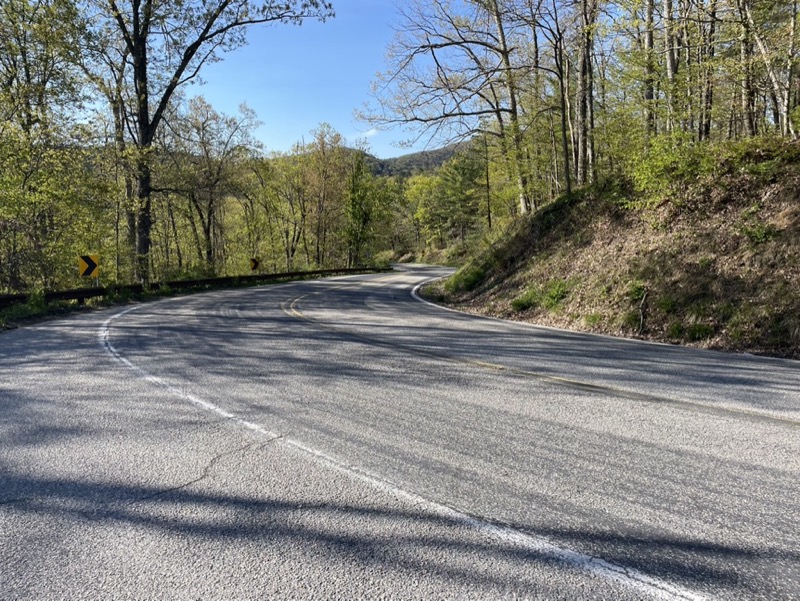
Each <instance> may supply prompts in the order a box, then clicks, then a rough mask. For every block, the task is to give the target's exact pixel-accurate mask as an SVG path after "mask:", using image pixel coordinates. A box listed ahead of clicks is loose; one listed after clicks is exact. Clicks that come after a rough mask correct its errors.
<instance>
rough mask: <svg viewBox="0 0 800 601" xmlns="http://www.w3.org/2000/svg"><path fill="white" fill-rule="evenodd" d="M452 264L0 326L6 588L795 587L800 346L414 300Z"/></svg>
mask: <svg viewBox="0 0 800 601" xmlns="http://www.w3.org/2000/svg"><path fill="white" fill-rule="evenodd" d="M442 273H444V272H443V271H442V270H437V269H433V268H408V269H407V270H406V271H402V272H397V273H391V274H380V275H371V276H357V277H346V278H334V279H329V280H321V281H315V282H300V283H293V284H287V285H280V286H268V287H263V288H257V289H247V290H237V291H227V292H214V293H209V294H203V295H197V296H191V297H185V298H175V299H169V300H166V301H162V302H157V303H151V304H145V305H133V306H129V307H124V308H117V309H113V310H111V311H102V312H95V313H91V314H84V315H80V316H74V317H72V318H69V319H63V320H58V321H52V322H48V323H44V324H40V325H37V326H33V327H28V328H24V329H20V330H15V331H12V332H7V333H4V334H2V335H0V598H2V599H16V598H70V599H78V598H110V597H113V598H136V599H141V598H223V597H224V598H231V597H238V598H308V597H313V598H333V597H337V598H343V597H346V598H370V599H372V598H378V597H382V596H383V597H387V598H416V599H423V598H425V599H430V598H480V599H492V598H498V599H499V598H504V599H506V598H533V599H537V598H541V599H643V598H644V599H647V598H655V599H691V598H722V599H793V598H798V597H799V596H800V364H798V363H797V362H790V361H778V360H770V359H760V358H755V357H747V356H736V355H726V354H720V353H712V352H701V351H696V350H686V349H679V348H676V347H669V346H664V345H653V344H643V343H638V342H631V341H624V340H616V339H611V338H607V337H594V336H584V335H578V334H573V333H568V332H560V331H557V330H551V329H544V328H533V327H529V326H524V325H521V324H513V323H505V322H500V321H495V320H486V319H477V318H474V317H470V316H466V315H462V314H459V313H454V312H450V311H445V310H443V309H441V308H438V307H433V306H431V305H428V304H425V303H423V302H420V301H419V300H417V299H415V298H413V297H412V295H411V290H412V289H413V288H414V287H415V286H416V285H417V284H418V283H420V282H421V281H423V280H425V279H428V278H431V277H435V276H437V275H441V274H442Z"/></svg>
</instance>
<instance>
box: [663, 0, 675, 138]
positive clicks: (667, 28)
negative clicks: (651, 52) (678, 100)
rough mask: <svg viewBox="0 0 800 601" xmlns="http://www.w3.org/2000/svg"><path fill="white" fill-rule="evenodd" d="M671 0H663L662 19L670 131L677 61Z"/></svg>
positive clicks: (672, 117)
mask: <svg viewBox="0 0 800 601" xmlns="http://www.w3.org/2000/svg"><path fill="white" fill-rule="evenodd" d="M672 12H673V11H672V0H664V3H663V15H662V17H663V19H664V57H665V60H666V67H667V88H666V96H667V123H666V129H667V131H668V132H671V131H672V129H673V127H674V123H675V121H674V120H675V75H676V73H677V63H676V57H675V47H674V40H673V35H672V30H673V24H674V23H673V14H672Z"/></svg>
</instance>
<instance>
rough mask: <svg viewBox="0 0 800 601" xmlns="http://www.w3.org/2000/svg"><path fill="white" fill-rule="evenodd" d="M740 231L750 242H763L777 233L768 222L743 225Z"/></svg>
mask: <svg viewBox="0 0 800 601" xmlns="http://www.w3.org/2000/svg"><path fill="white" fill-rule="evenodd" d="M742 233H743V234H744V235H745V236H746V237H747V239H748V240H750V242H751V243H752V244H764V243H765V242H769V241H770V240H772V239H773V238H775V236H777V235H778V230H776V229H775V226H773V225H772V224H768V223H763V222H758V223H755V224H753V225H750V226H747V225H746V226H744V227H743V228H742Z"/></svg>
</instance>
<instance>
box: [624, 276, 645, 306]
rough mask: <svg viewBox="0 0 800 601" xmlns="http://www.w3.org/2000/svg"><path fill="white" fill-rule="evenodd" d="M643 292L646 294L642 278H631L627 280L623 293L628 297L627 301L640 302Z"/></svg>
mask: <svg viewBox="0 0 800 601" xmlns="http://www.w3.org/2000/svg"><path fill="white" fill-rule="evenodd" d="M645 294H647V285H646V284H645V283H644V282H643V281H642V280H632V281H630V282H628V289H627V290H626V292H625V295H626V296H627V297H628V300H629V301H631V302H632V303H638V302H641V300H642V299H644V296H645Z"/></svg>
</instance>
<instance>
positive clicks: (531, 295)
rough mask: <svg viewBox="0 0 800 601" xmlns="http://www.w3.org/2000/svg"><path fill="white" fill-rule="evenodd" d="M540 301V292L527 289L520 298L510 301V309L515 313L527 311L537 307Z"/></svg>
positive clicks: (535, 289)
mask: <svg viewBox="0 0 800 601" xmlns="http://www.w3.org/2000/svg"><path fill="white" fill-rule="evenodd" d="M541 301H542V295H541V292H540V291H539V290H538V289H537V288H529V289H528V290H526V291H525V292H524V293H523V294H522V295H521V296H518V297H517V298H515V299H514V300H512V301H511V308H512V309H514V311H517V312H521V311H527V310H528V309H533V308H534V307H538V306H539V305H540V304H541Z"/></svg>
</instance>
